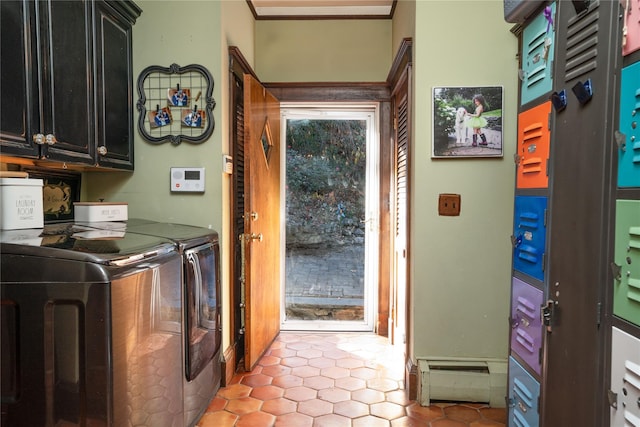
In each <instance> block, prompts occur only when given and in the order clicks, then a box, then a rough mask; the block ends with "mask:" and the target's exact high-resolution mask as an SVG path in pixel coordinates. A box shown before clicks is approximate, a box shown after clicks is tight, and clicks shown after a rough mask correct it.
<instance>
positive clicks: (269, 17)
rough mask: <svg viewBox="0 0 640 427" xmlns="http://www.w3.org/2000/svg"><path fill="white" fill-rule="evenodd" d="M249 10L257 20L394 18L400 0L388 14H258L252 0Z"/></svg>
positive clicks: (249, 0) (248, 0)
mask: <svg viewBox="0 0 640 427" xmlns="http://www.w3.org/2000/svg"><path fill="white" fill-rule="evenodd" d="M246 2H247V5H248V6H249V10H250V11H251V14H252V15H253V19H255V20H256V21H319V20H328V19H332V20H338V19H341V20H344V19H393V14H394V13H395V12H396V6H397V4H398V0H393V3H392V4H391V10H390V11H389V14H387V15H264V16H263V15H258V12H256V8H255V7H254V6H253V2H252V1H251V0H246Z"/></svg>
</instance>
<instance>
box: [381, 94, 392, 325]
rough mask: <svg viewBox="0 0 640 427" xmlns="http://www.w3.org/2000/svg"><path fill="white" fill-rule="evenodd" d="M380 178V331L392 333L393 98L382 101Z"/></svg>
mask: <svg viewBox="0 0 640 427" xmlns="http://www.w3.org/2000/svg"><path fill="white" fill-rule="evenodd" d="M379 113H380V129H379V132H380V149H379V154H378V155H379V164H380V170H379V173H380V180H379V187H380V188H379V200H380V203H379V206H380V207H379V227H378V230H379V232H378V322H377V325H376V332H377V334H378V335H382V336H385V337H388V336H389V333H390V327H391V326H392V325H390V324H389V318H390V316H391V313H390V301H391V284H392V283H393V282H392V280H393V246H392V239H391V228H390V227H391V224H392V223H393V221H392V214H391V206H392V204H391V195H392V194H393V193H392V191H393V189H392V186H391V183H392V182H393V179H391V176H392V175H391V173H392V172H393V163H394V160H395V155H394V151H393V144H392V133H393V125H392V124H393V108H392V104H391V102H388V101H384V102H381V103H380V111H379Z"/></svg>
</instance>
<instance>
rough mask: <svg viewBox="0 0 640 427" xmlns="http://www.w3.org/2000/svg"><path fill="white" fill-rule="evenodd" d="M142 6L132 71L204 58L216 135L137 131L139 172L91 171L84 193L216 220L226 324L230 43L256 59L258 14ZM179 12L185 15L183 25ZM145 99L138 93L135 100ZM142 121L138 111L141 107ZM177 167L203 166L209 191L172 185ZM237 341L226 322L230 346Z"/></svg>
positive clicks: (241, 7)
mask: <svg viewBox="0 0 640 427" xmlns="http://www.w3.org/2000/svg"><path fill="white" fill-rule="evenodd" d="M136 3H137V4H138V5H139V6H140V7H141V8H142V10H143V12H142V15H141V16H140V18H139V19H138V21H137V22H136V25H135V26H134V30H133V74H134V78H135V79H136V80H137V77H138V75H139V74H140V72H141V71H142V70H143V69H144V68H145V67H147V66H149V65H161V66H169V65H170V64H173V63H176V64H178V65H180V66H184V65H188V64H200V65H203V66H205V67H206V68H207V69H208V70H209V71H210V72H211V74H212V75H213V78H214V82H215V85H214V91H213V96H214V99H215V101H216V107H215V109H214V119H215V123H216V126H215V130H214V133H213V136H212V137H211V138H210V139H209V140H207V141H205V142H204V143H202V144H199V145H192V144H189V143H184V142H183V143H182V144H180V145H178V146H173V145H171V144H170V143H165V144H162V145H152V144H149V143H147V142H146V141H144V140H143V139H142V138H141V137H140V135H139V134H138V132H137V130H136V132H135V172H134V173H133V174H131V173H125V172H114V173H85V174H84V176H83V191H82V193H83V194H82V200H97V199H100V198H102V199H105V200H107V201H122V202H128V203H129V217H131V218H133V217H138V218H149V219H153V220H157V221H169V222H176V223H183V224H192V225H198V226H204V227H211V228H212V229H214V230H217V231H218V233H219V234H220V239H221V247H222V254H221V267H222V281H221V282H222V305H223V313H222V314H223V326H224V325H229V316H230V310H229V306H230V304H229V289H230V286H229V272H228V268H227V266H228V265H229V256H230V253H231V251H230V249H229V247H230V246H229V242H230V238H229V233H230V231H229V227H228V224H229V208H228V206H229V202H228V200H229V188H230V185H231V182H230V179H229V176H228V175H225V174H224V173H223V172H222V155H223V154H228V153H230V149H229V111H228V110H229V107H228V105H229V90H228V87H229V83H228V81H229V77H228V54H227V52H228V46H230V45H234V46H238V47H239V48H240V50H241V51H242V52H243V54H244V55H245V57H246V59H247V61H249V63H251V64H253V62H254V58H253V52H254V46H253V40H254V34H253V29H254V26H253V21H254V20H253V15H252V14H251V11H250V10H249V8H248V7H247V4H246V2H244V1H238V0H230V1H197V0H196V1H179V2H178V1H136ZM176 18H181V19H179V21H181V22H183V23H182V24H180V25H176V24H175V22H176ZM137 100H138V94H137V92H136V93H134V102H136V101H137ZM135 120H136V123H137V120H138V116H137V112H136V116H135ZM172 166H189V167H191V166H193V167H204V168H205V175H206V183H205V185H206V191H205V193H204V194H176V193H173V194H172V193H171V192H170V191H169V169H170V167H172ZM229 342H230V331H229V330H228V328H226V327H225V328H224V331H223V348H226V347H227V346H228V345H229Z"/></svg>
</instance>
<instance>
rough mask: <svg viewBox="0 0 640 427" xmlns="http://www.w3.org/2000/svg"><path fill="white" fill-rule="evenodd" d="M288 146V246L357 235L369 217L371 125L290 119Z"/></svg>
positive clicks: (360, 122)
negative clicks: (367, 183)
mask: <svg viewBox="0 0 640 427" xmlns="http://www.w3.org/2000/svg"><path fill="white" fill-rule="evenodd" d="M286 144H287V168H286V169H287V245H288V246H289V245H293V246H305V245H307V246H309V245H313V244H325V245H326V244H333V243H341V242H344V241H345V240H349V239H352V238H353V236H354V235H356V234H358V231H357V230H358V229H359V228H360V227H361V225H360V224H361V221H362V220H363V219H364V200H365V173H366V123H365V122H364V121H361V120H288V121H287V140H286ZM309 234H313V235H314V236H315V238H316V239H315V240H313V239H311V240H309V239H307V240H306V241H305V240H303V238H302V236H308V235H309ZM318 239H322V241H318Z"/></svg>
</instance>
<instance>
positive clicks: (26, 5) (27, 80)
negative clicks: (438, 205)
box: [0, 0, 40, 158]
mask: <svg viewBox="0 0 640 427" xmlns="http://www.w3.org/2000/svg"><path fill="white" fill-rule="evenodd" d="M34 25H35V13H34V10H33V2H30V1H24V0H19V1H4V0H3V1H0V28H1V29H2V33H1V35H0V93H1V94H2V96H0V146H2V153H3V154H7V155H19V156H22V157H34V158H36V157H38V155H39V153H40V147H39V146H38V145H36V144H35V143H33V142H32V140H31V134H32V130H31V124H32V123H36V122H37V120H38V116H37V115H38V108H37V102H38V94H37V92H36V90H35V89H36V86H35V82H37V75H34V72H35V71H36V70H35V68H34V58H36V55H35V49H36V47H35V37H34V36H32V35H31V34H30V33H29V29H30V28H33V26H34Z"/></svg>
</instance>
